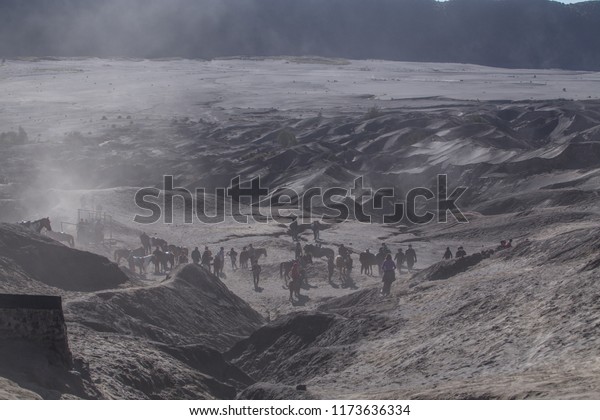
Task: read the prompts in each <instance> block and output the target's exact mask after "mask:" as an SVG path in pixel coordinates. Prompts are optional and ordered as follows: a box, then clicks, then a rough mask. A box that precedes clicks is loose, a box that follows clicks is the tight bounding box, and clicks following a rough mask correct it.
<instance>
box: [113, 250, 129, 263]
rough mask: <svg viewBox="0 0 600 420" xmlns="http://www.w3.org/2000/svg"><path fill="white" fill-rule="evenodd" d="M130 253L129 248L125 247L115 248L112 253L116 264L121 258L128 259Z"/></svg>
mask: <svg viewBox="0 0 600 420" xmlns="http://www.w3.org/2000/svg"><path fill="white" fill-rule="evenodd" d="M130 255H131V249H127V248H120V249H115V252H114V253H113V256H114V258H115V261H116V263H117V265H119V264H120V263H121V259H125V260H129V256H130Z"/></svg>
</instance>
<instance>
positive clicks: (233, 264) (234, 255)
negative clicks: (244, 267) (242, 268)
mask: <svg viewBox="0 0 600 420" xmlns="http://www.w3.org/2000/svg"><path fill="white" fill-rule="evenodd" d="M237 255H238V253H237V252H235V249H233V248H231V251H229V252H228V253H227V256H228V257H229V259H230V260H231V269H232V270H233V271H235V270H237Z"/></svg>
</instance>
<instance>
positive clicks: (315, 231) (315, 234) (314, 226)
mask: <svg viewBox="0 0 600 420" xmlns="http://www.w3.org/2000/svg"><path fill="white" fill-rule="evenodd" d="M320 230H321V224H320V223H319V221H318V220H315V221H314V222H312V231H313V238H314V240H315V242H318V241H319V239H320V238H319V231H320Z"/></svg>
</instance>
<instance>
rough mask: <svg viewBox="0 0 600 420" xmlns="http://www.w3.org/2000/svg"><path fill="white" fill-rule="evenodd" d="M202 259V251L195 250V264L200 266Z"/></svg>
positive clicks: (193, 258) (193, 255)
mask: <svg viewBox="0 0 600 420" xmlns="http://www.w3.org/2000/svg"><path fill="white" fill-rule="evenodd" d="M201 257H202V256H201V255H200V250H199V249H198V247H196V248H194V250H193V251H192V261H193V262H194V264H196V265H198V264H200V258H201Z"/></svg>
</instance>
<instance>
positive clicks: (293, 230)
mask: <svg viewBox="0 0 600 420" xmlns="http://www.w3.org/2000/svg"><path fill="white" fill-rule="evenodd" d="M299 233H300V232H299V227H298V218H297V217H294V220H293V221H292V223H290V234H291V235H292V241H294V242H295V241H297V240H298V234H299Z"/></svg>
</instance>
